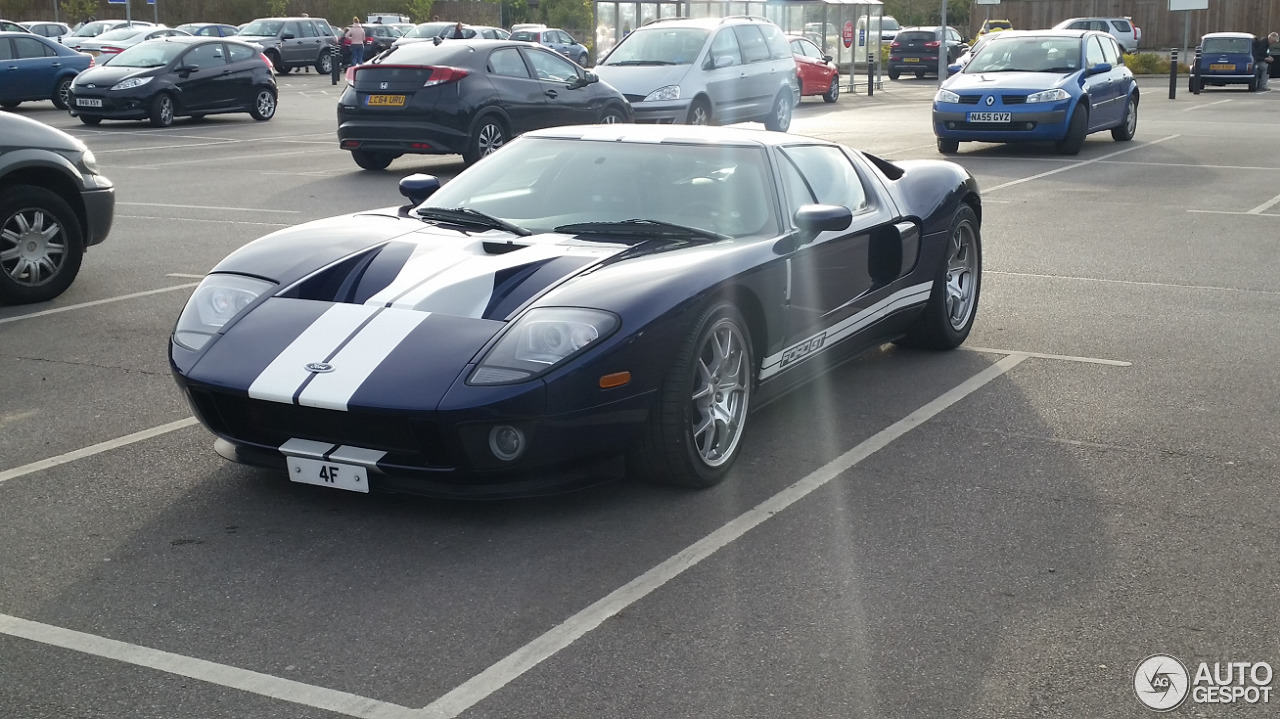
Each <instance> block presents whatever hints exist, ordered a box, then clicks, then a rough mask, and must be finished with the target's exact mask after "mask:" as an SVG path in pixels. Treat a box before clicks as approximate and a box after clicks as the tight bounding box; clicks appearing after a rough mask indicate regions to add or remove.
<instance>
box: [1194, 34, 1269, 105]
mask: <svg viewBox="0 0 1280 719" xmlns="http://www.w3.org/2000/svg"><path fill="white" fill-rule="evenodd" d="M1256 40H1257V38H1256V37H1255V36H1253V35H1251V34H1249V33H1247V32H1211V33H1209V34H1207V35H1205V36H1204V37H1202V38H1200V50H1201V52H1200V74H1199V78H1200V85H1201V87H1204V86H1206V85H1216V86H1218V87H1223V86H1226V85H1246V86H1248V88H1249V92H1254V91H1256V90H1257V89H1258V73H1257V70H1256V68H1255V67H1254V64H1253V43H1254V41H1256ZM1187 82H1188V83H1190V84H1189V85H1188V88H1187V89H1189V90H1192V91H1194V90H1195V82H1196V78H1195V77H1194V76H1193V77H1190V78H1188V80H1187Z"/></svg>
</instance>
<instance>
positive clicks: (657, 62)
mask: <svg viewBox="0 0 1280 719" xmlns="http://www.w3.org/2000/svg"><path fill="white" fill-rule="evenodd" d="M605 64H606V65H617V66H618V67H627V66H636V65H674V64H675V63H674V62H671V61H670V60H619V61H618V62H606V63H605Z"/></svg>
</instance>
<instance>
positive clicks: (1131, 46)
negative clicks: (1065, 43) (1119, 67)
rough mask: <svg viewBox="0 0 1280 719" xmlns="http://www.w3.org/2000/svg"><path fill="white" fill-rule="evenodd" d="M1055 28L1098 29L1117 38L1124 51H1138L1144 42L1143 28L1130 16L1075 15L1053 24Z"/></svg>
mask: <svg viewBox="0 0 1280 719" xmlns="http://www.w3.org/2000/svg"><path fill="white" fill-rule="evenodd" d="M1053 27H1054V29H1055V30H1096V31H1098V32H1105V33H1107V34H1109V35H1111V37H1114V38H1115V39H1116V42H1117V43H1119V44H1120V49H1121V50H1123V51H1124V52H1137V51H1138V43H1140V42H1142V28H1140V27H1138V26H1137V25H1134V24H1133V18H1129V17H1073V18H1071V19H1070V20H1063V21H1062V22H1060V23H1058V24H1057V25H1054V26H1053Z"/></svg>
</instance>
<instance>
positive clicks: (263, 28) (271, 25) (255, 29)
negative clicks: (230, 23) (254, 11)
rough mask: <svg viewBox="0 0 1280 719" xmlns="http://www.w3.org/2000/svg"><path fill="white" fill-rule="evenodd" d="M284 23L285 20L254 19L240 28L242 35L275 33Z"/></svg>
mask: <svg viewBox="0 0 1280 719" xmlns="http://www.w3.org/2000/svg"><path fill="white" fill-rule="evenodd" d="M283 25H284V21H283V20H254V21H253V22H251V23H249V24H248V25H245V26H244V27H243V28H241V29H240V32H239V33H238V34H240V35H264V36H265V35H275V34H276V33H278V32H280V28H281V27H282V26H283Z"/></svg>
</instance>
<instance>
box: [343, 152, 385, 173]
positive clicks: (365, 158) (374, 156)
mask: <svg viewBox="0 0 1280 719" xmlns="http://www.w3.org/2000/svg"><path fill="white" fill-rule="evenodd" d="M351 159H353V160H355V161H356V164H357V165H359V166H360V167H362V168H364V169H366V170H385V169H387V166H388V165H390V164H391V161H392V160H394V159H396V156H395V155H394V154H392V153H390V152H373V151H372V150H352V151H351Z"/></svg>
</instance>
